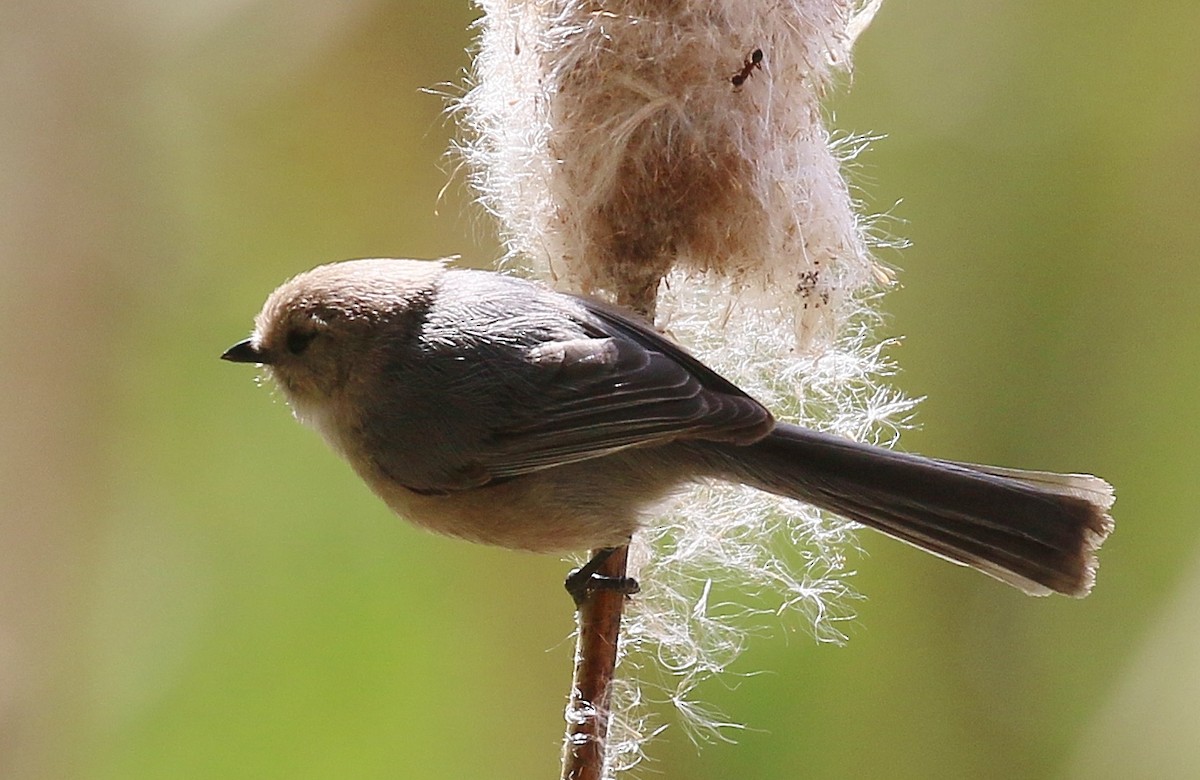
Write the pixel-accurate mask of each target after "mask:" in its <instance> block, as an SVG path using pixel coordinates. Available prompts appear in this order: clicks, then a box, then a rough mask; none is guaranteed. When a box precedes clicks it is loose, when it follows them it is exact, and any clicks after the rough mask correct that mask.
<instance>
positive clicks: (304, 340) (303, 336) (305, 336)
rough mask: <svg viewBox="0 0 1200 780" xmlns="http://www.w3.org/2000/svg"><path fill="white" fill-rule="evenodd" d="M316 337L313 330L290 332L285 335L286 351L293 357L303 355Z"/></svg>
mask: <svg viewBox="0 0 1200 780" xmlns="http://www.w3.org/2000/svg"><path fill="white" fill-rule="evenodd" d="M316 337H317V332H316V331H315V330H290V331H288V334H287V342H286V343H287V351H288V352H291V353H292V354H293V355H300V354H303V353H304V350H306V349H308V345H309V344H311V343H312V340H313V339H315V338H316Z"/></svg>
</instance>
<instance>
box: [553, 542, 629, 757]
mask: <svg viewBox="0 0 1200 780" xmlns="http://www.w3.org/2000/svg"><path fill="white" fill-rule="evenodd" d="M597 552H598V551H597V550H592V554H593V555H595V554H596V553H597ZM628 556H629V547H627V546H626V547H619V548H617V550H616V551H615V552H614V553H613V554H612V555H611V556H610V557H609V558H608V560H606V561H605V562H604V564H603V565H602V566H601V567H600V569H599V571H598V572H597V573H598V574H599V575H601V576H604V577H614V578H624V577H625V568H626V562H627V560H628ZM625 599H626V596H625V594H624V592H622V591H621V590H619V589H604V588H597V589H594V590H592V591H591V593H590V594H589V595H588V596H587V598H586V599H584V600H583V602H582V603H581V604H580V605H579V611H578V621H579V635H578V639H577V641H576V644H575V676H574V679H573V680H572V683H571V700H570V703H569V704H568V705H567V712H566V719H567V733H566V737H565V738H564V740H563V754H562V777H563V780H601V778H602V777H603V776H604V757H605V754H606V750H605V743H606V741H607V739H608V726H609V721H610V719H611V716H612V708H611V701H612V682H613V674H614V671H615V669H616V666H617V643H618V642H619V641H620V636H621V613H622V611H623V610H624V607H625Z"/></svg>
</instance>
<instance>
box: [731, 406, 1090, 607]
mask: <svg viewBox="0 0 1200 780" xmlns="http://www.w3.org/2000/svg"><path fill="white" fill-rule="evenodd" d="M714 446H715V447H716V449H717V450H718V451H719V452H721V453H722V456H723V457H722V460H724V461H725V462H726V463H727V464H731V465H732V466H733V468H734V470H735V471H736V474H737V477H738V478H739V479H740V480H741V481H743V482H746V483H747V484H750V485H753V486H755V487H758V488H761V489H763V490H767V491H769V492H772V493H776V494H778V495H782V496H787V497H789V498H795V499H799V500H800V501H804V502H806V503H810V504H813V505H815V506H818V507H820V508H822V509H827V510H829V511H830V512H833V513H835V514H838V515H841V516H843V517H846V518H848V519H851V520H854V521H857V522H859V523H862V524H863V525H866V526H869V527H871V528H874V529H875V530H877V531H881V532H883V533H885V534H887V535H888V536H892V537H895V538H896V539H900V540H901V541H905V542H908V543H909V544H912V545H914V546H916V547H919V548H921V549H922V550H926V551H928V552H931V553H934V554H935V555H940V556H942V557H943V558H947V559H949V560H951V561H954V562H955V563H959V564H963V565H966V566H970V567H972V568H975V569H978V570H979V571H982V572H983V573H985V574H989V575H991V576H992V577H995V578H996V579H998V580H1000V581H1002V582H1006V583H1008V584H1009V585H1012V586H1014V587H1017V588H1020V589H1021V590H1023V591H1025V592H1026V593H1029V594H1033V595H1039V596H1044V595H1046V594H1048V593H1051V592H1058V593H1064V594H1066V595H1068V596H1075V597H1082V596H1086V595H1087V594H1088V591H1090V590H1091V588H1092V583H1093V581H1094V580H1095V573H1096V555H1095V553H1096V550H1097V549H1098V548H1099V547H1100V544H1101V543H1102V542H1103V541H1104V539H1105V537H1106V536H1108V534H1109V532H1110V531H1111V530H1112V527H1113V521H1112V518H1111V517H1110V516H1109V515H1108V509H1109V507H1111V506H1112V503H1113V490H1112V487H1111V486H1110V485H1109V484H1108V483H1107V482H1105V481H1104V480H1102V479H1099V478H1097V477H1093V476H1089V475H1086V474H1053V473H1050V472H1044V471H1019V470H1016V469H1001V468H994V467H991V466H974V465H970V464H966V463H954V462H952V461H945V460H934V459H932V458H923V457H921V456H918V455H908V454H906V453H902V452H893V451H892V450H887V449H883V448H880V447H872V446H870V445H866V444H859V443H857V442H853V441H849V440H847V439H842V438H839V437H836V436H830V435H828V434H822V433H817V432H815V431H811V430H809V429H807V428H801V427H798V426H795V425H787V424H780V425H778V426H776V428H775V430H774V431H773V432H772V433H771V434H770V435H769V436H767V437H766V438H765V439H763V440H761V441H759V442H757V443H756V444H752V445H750V446H746V447H738V446H733V445H714Z"/></svg>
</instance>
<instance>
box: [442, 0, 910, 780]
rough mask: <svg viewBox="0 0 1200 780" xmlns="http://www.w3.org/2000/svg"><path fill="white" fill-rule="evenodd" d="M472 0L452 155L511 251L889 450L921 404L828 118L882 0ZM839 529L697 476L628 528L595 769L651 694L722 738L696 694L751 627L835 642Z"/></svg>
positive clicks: (803, 417)
mask: <svg viewBox="0 0 1200 780" xmlns="http://www.w3.org/2000/svg"><path fill="white" fill-rule="evenodd" d="M480 4H481V6H482V8H483V11H484V15H483V18H482V19H481V21H480V35H479V44H478V51H477V52H476V56H475V65H474V72H473V84H472V87H471V89H470V91H469V92H468V94H467V95H466V96H465V97H464V98H463V100H462V102H461V105H460V106H459V109H460V112H461V116H462V117H463V119H464V126H465V129H466V136H467V137H466V139H465V140H464V142H463V144H462V148H461V151H462V153H463V154H464V156H465V158H466V161H467V163H468V164H469V167H470V170H471V176H472V181H473V184H474V185H475V187H476V188H477V190H478V192H479V198H480V201H481V202H482V203H483V205H484V206H485V207H486V208H487V210H488V211H489V212H490V213H491V214H492V215H494V217H495V218H496V220H497V223H498V225H499V229H500V232H501V235H502V237H503V239H504V241H505V244H506V247H507V250H508V257H509V260H510V261H513V262H515V263H519V264H520V266H521V267H523V268H527V269H531V270H532V272H533V273H535V274H537V275H541V276H543V277H547V278H549V279H550V280H552V282H553V283H554V284H555V285H556V286H557V287H558V288H559V289H564V290H570V291H579V292H585V293H589V294H592V295H598V296H604V297H608V298H610V299H612V300H615V301H617V302H619V303H622V304H624V305H626V306H630V307H632V308H635V309H638V310H641V311H642V312H643V313H646V314H648V315H653V316H655V318H656V321H657V323H658V324H659V326H660V327H661V328H662V329H663V330H664V331H665V332H666V333H668V334H669V335H670V336H672V337H673V338H675V339H676V340H678V341H679V342H681V343H683V344H684V345H686V346H688V347H689V348H690V349H691V350H692V351H693V352H694V353H695V354H697V355H698V356H699V357H700V358H701V359H702V360H704V361H705V362H707V363H709V364H710V365H712V366H713V367H714V368H716V369H717V370H718V371H720V372H721V373H723V374H724V375H726V376H728V377H729V378H730V379H732V380H733V381H735V382H736V383H737V384H738V385H740V386H741V387H743V388H744V389H746V390H747V391H748V392H749V393H751V394H752V395H754V396H755V397H756V398H758V399H759V400H761V401H762V402H763V403H765V404H766V405H767V406H768V407H769V408H770V409H771V410H772V411H773V412H775V413H776V416H777V417H779V418H781V419H789V420H793V421H798V422H801V423H803V424H806V425H809V426H811V427H815V428H820V429H823V430H831V431H836V432H838V433H841V434H845V435H848V436H852V437H854V438H858V439H869V440H875V441H882V442H884V443H887V442H890V441H891V440H892V439H893V438H894V433H895V428H896V426H897V425H898V424H899V423H901V422H903V420H904V419H905V417H906V415H907V414H908V412H909V411H910V409H911V406H912V404H911V402H910V401H909V400H907V399H905V398H903V397H902V396H900V395H899V394H897V393H895V392H894V391H892V390H889V389H888V388H887V387H886V386H885V385H883V384H881V381H882V378H883V377H886V376H887V374H888V373H889V371H890V365H889V363H888V361H887V359H886V357H885V356H884V354H883V346H884V345H883V344H881V343H880V342H879V341H878V340H876V339H874V338H873V337H872V326H873V325H874V324H875V317H874V314H873V309H872V305H873V302H874V300H875V299H876V298H877V296H878V293H879V292H881V291H882V290H883V289H884V288H886V287H887V286H888V284H889V283H890V280H891V277H890V273H889V272H888V271H887V270H886V269H885V268H884V267H883V266H881V265H880V264H879V263H877V262H876V261H875V260H874V258H873V257H872V255H871V252H870V248H869V247H870V245H871V243H872V242H871V239H870V236H869V231H868V224H867V223H868V220H866V219H865V218H864V217H863V216H861V215H860V214H859V213H858V212H857V210H856V204H855V202H854V199H853V197H852V195H851V191H850V188H849V187H848V186H847V184H846V181H845V179H844V178H843V175H842V174H843V169H844V167H845V163H846V161H847V159H848V158H849V157H852V156H853V155H854V154H856V153H857V152H858V151H860V150H861V148H862V147H863V146H864V145H865V143H866V140H865V139H864V138H863V137H851V138H848V139H844V140H843V141H841V142H835V141H834V140H833V139H832V137H831V134H830V132H829V130H828V129H827V128H826V126H825V124H824V121H823V114H822V111H821V107H820V101H821V99H822V97H823V96H824V94H825V92H826V90H827V89H828V87H829V85H830V83H831V79H833V78H834V76H835V75H836V74H838V73H845V72H847V71H848V68H849V61H850V47H851V45H852V43H853V40H854V39H855V38H856V37H857V36H858V35H859V34H860V33H861V32H862V30H863V28H864V27H865V24H866V22H867V21H868V20H869V18H870V16H871V15H872V14H873V13H874V12H875V10H876V9H877V7H878V5H879V0H870V1H869V2H865V3H864V2H858V1H855V2H851V1H850V0H612V1H610V2H604V3H600V2H596V1H595V0H592V1H591V2H584V1H583V0H524V1H523V0H481V3H480ZM759 52H761V54H759ZM847 537H848V528H847V526H846V524H844V523H841V522H840V521H837V520H835V519H833V518H829V517H824V516H821V514H820V513H818V512H817V511H816V510H813V509H812V508H810V507H806V506H803V505H800V504H798V503H795V502H789V501H785V500H782V499H776V498H773V497H770V496H766V495H764V494H761V493H755V492H753V491H748V490H742V489H734V488H726V487H718V486H702V487H700V488H698V489H697V490H696V491H694V492H693V493H691V494H689V495H687V496H686V497H683V498H682V499H680V500H678V501H676V502H675V503H674V504H673V506H672V508H671V509H669V511H668V513H667V515H666V516H665V517H664V519H663V522H662V523H661V524H659V525H657V526H656V527H655V528H654V529H652V530H650V531H647V532H646V533H644V534H642V535H641V536H640V537H639V538H637V539H635V547H634V550H633V557H632V559H631V565H632V568H633V573H634V574H635V575H636V576H637V577H638V578H639V579H640V581H641V584H642V593H641V594H640V595H639V596H638V597H637V598H635V599H633V600H632V601H631V602H630V605H629V609H628V612H627V619H626V623H625V626H624V628H623V648H622V649H623V655H622V666H621V669H620V670H619V677H620V682H619V685H620V686H621V687H620V689H619V690H618V692H617V696H616V697H615V699H614V715H615V718H616V720H615V722H614V724H613V727H612V731H611V735H610V744H609V751H610V759H611V760H610V762H609V771H610V772H611V773H615V772H618V771H620V770H622V769H624V768H628V767H630V766H632V765H635V764H637V763H638V761H639V760H640V758H641V757H642V749H643V746H644V743H645V740H646V738H647V737H649V736H651V735H652V734H654V733H657V731H658V730H660V728H661V726H662V724H659V723H657V722H654V721H653V720H652V717H653V716H652V713H654V712H656V710H655V709H654V708H647V707H645V706H644V705H645V704H647V703H648V702H654V701H656V700H666V701H670V702H671V703H673V704H674V705H675V706H676V708H677V710H678V711H679V712H680V713H681V715H682V716H683V717H682V719H681V720H682V722H683V723H684V724H685V725H686V727H687V728H688V729H690V730H692V731H693V733H696V734H698V735H705V734H707V735H710V736H711V735H718V736H728V735H729V734H730V730H729V729H730V728H732V727H731V726H730V725H729V724H726V723H724V722H723V720H722V719H721V718H720V717H719V716H717V715H715V714H714V713H711V712H710V711H709V709H708V708H707V707H705V706H704V705H703V704H702V703H700V702H697V701H696V700H695V698H694V690H695V687H696V685H697V684H698V683H699V682H701V681H702V680H704V679H705V678H707V677H709V676H711V675H714V674H718V673H722V672H725V671H726V670H728V669H729V667H730V666H731V664H733V662H734V661H735V660H736V659H737V657H738V655H739V653H740V652H741V650H742V649H743V647H744V646H745V642H746V640H747V636H748V634H749V633H753V632H755V631H757V630H760V629H762V630H767V629H770V628H773V627H777V626H779V625H781V624H782V625H786V624H787V619H786V615H787V614H788V613H799V614H801V615H803V616H804V617H805V618H806V619H807V620H808V621H809V622H810V624H811V625H812V627H813V631H814V634H815V636H816V637H818V638H819V639H822V640H829V639H832V640H837V639H840V638H841V633H840V632H839V630H838V627H837V626H838V624H837V621H838V619H839V618H842V617H845V616H846V615H847V614H848V612H849V607H848V604H847V601H848V600H849V599H850V598H851V597H852V594H851V593H850V591H849V589H848V587H847V586H846V585H845V584H844V582H843V570H844V560H843V556H842V550H843V549H844V547H845V544H846V543H847ZM763 616H766V617H765V618H764V617H763ZM756 626H757V628H756ZM743 671H745V670H743Z"/></svg>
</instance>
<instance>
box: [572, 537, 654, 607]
mask: <svg viewBox="0 0 1200 780" xmlns="http://www.w3.org/2000/svg"><path fill="white" fill-rule="evenodd" d="M616 549H617V548H616V547H604V548H601V549H600V550H597V551H596V554H595V555H593V556H592V559H591V560H590V561H588V562H587V563H585V564H584V565H583V566H580V567H579V568H578V569H574V570H573V571H572V572H571V573H570V574H568V575H567V579H566V581H565V582H564V583H563V587H565V588H566V589H567V593H570V594H571V598H572V599H574V600H575V606H576V607H578V606H580V605H581V604H583V602H584V601H586V600H587V597H588V596H589V595H590V594H591V593H592V591H596V590H615V591H617V592H619V593H623V594H624V595H626V596H632V595H633V594H634V593H637V592H638V591H639V590H641V586H640V585H638V581H637V580H636V579H634V578H633V577H609V576H606V575H604V574H597V573H596V572H597V571H598V570H599V569H600V567H601V566H603V565H604V562H605V561H607V560H608V559H609V558H610V557H612V554H613V553H614V552H615V551H616Z"/></svg>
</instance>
